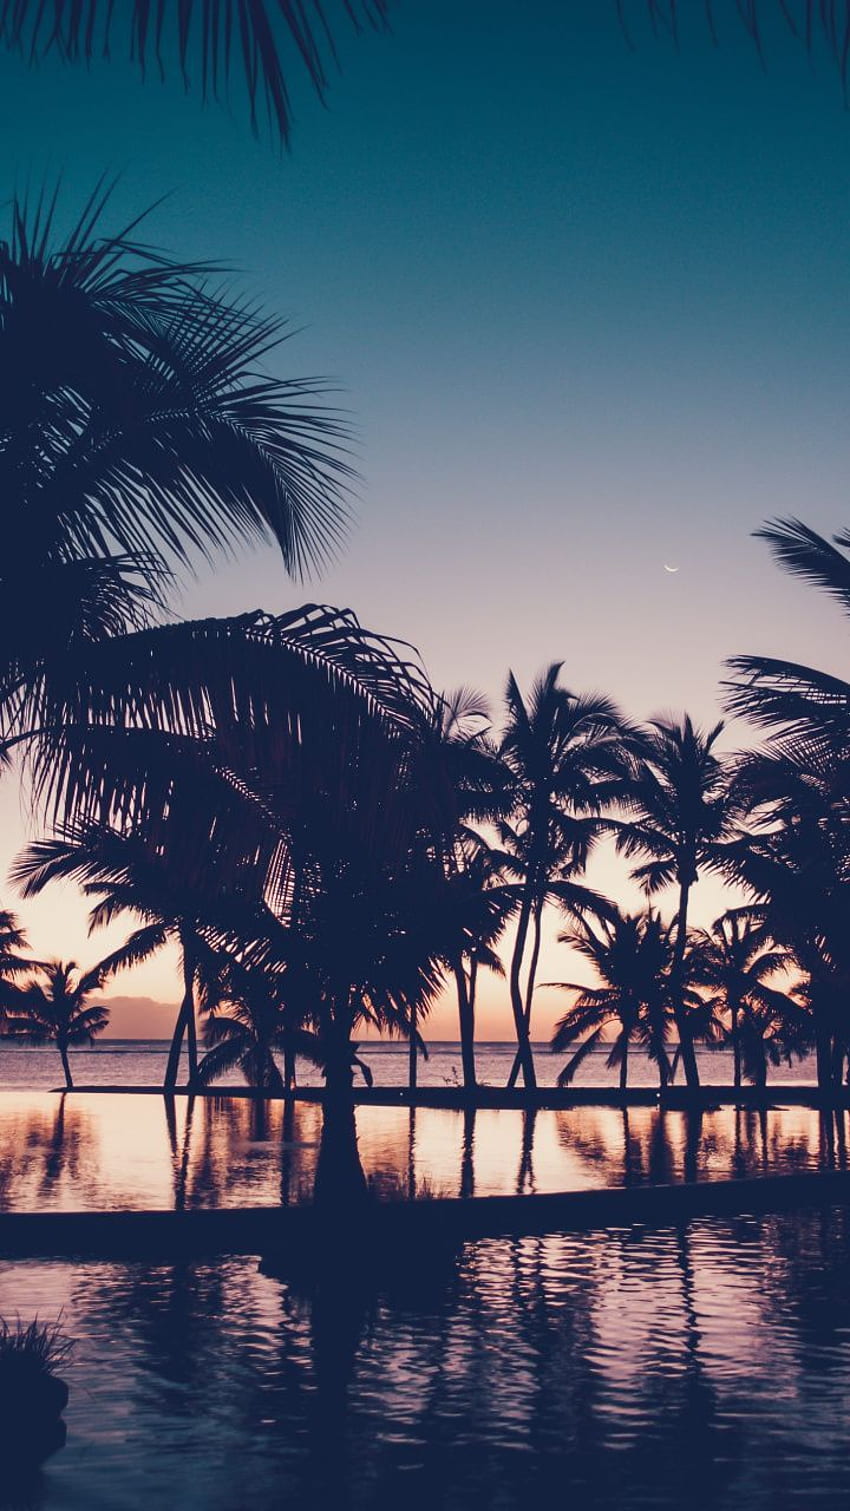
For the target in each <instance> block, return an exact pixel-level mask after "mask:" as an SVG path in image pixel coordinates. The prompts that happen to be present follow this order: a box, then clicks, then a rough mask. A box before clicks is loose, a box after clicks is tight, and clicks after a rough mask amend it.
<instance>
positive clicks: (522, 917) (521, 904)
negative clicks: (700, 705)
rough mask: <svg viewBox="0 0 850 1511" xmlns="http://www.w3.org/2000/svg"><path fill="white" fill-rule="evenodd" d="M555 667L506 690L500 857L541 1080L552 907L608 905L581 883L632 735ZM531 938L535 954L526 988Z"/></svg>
mask: <svg viewBox="0 0 850 1511" xmlns="http://www.w3.org/2000/svg"><path fill="white" fill-rule="evenodd" d="M560 670H561V667H560V663H554V664H553V665H551V666H550V667H549V668H548V670H547V671H546V672H545V673H544V674H543V676H542V677H540V678H539V679H538V680H537V682H535V684H534V686H533V688H532V690H531V696H530V698H529V700H528V702H527V703H526V701H525V700H524V698H523V696H522V693H521V692H520V689H519V686H518V684H517V681H516V678H515V677H514V675H513V673H511V674H510V676H509V677H508V684H507V690H506V702H507V715H508V717H507V725H506V729H505V733H504V736H503V738H502V742H501V746H500V755H501V758H502V760H503V762H504V764H505V766H506V768H507V770H508V773H509V781H508V787H507V793H506V800H505V806H504V810H503V811H504V812H505V813H506V817H504V818H503V819H501V820H500V821H499V824H498V833H499V841H500V848H499V849H498V851H495V852H494V854H495V856H496V858H497V860H498V863H499V865H500V867H501V868H502V871H503V873H504V875H505V876H506V878H507V879H508V881H509V884H510V886H511V888H512V890H513V893H514V896H515V898H516V903H517V910H518V914H517V927H516V936H515V940H514V946H513V952H512V955H511V961H510V969H509V983H510V998H511V1008H512V1010H513V1017H514V1027H515V1029H516V1035H517V1055H516V1060H515V1061H514V1066H513V1069H512V1071H511V1075H510V1078H509V1082H508V1084H509V1085H510V1086H513V1085H514V1083H515V1081H516V1079H517V1077H518V1075H519V1072H520V1070H521V1071H522V1076H523V1080H524V1082H525V1085H526V1087H534V1086H536V1084H537V1081H536V1076H535V1071H534V1057H533V1055H532V1051H531V1010H532V1001H533V996H534V986H535V980H536V974H537V964H538V960H539V955H540V943H541V927H542V917H543V910H544V908H545V906H546V903H547V902H555V903H557V905H558V906H559V907H560V908H561V910H562V911H563V912H565V913H566V914H567V915H568V916H569V915H571V916H574V917H579V918H580V917H583V916H585V915H586V914H588V913H590V914H596V915H597V916H598V915H602V914H604V913H605V912H606V911H607V910H608V904H607V903H606V902H605V900H604V899H603V898H601V897H600V896H599V895H598V894H597V893H595V892H593V891H592V890H591V889H590V888H589V887H586V886H584V885H582V884H581V883H580V882H577V881H576V880H574V878H575V877H576V876H580V875H581V874H582V873H583V871H584V869H585V866H586V864H587V860H588V857H589V855H590V851H591V849H592V847H593V844H594V841H595V838H596V837H597V835H598V833H599V832H601V831H600V825H599V815H600V813H601V812H602V810H603V808H604V807H605V806H606V805H607V804H609V803H611V802H612V801H613V800H614V798H615V797H616V796H617V795H619V793H620V792H621V790H622V787H623V782H624V777H625V774H626V771H627V769H628V749H629V740H630V738H631V737H630V733H629V729H628V726H627V725H626V724H625V721H624V720H623V718H622V716H621V715H620V713H619V711H618V709H617V708H616V706H615V705H614V704H613V703H612V702H611V701H610V700H609V699H608V698H604V697H601V696H595V695H580V696H576V695H575V694H573V693H571V692H568V691H567V690H566V688H564V687H561V686H560V685H559V682H558V677H559V674H560ZM529 937H530V939H531V953H530V957H529V960H528V965H527V969H526V974H525V983H524V985H523V980H522V975H523V966H524V965H525V962H526V954H527V950H528V944H529Z"/></svg>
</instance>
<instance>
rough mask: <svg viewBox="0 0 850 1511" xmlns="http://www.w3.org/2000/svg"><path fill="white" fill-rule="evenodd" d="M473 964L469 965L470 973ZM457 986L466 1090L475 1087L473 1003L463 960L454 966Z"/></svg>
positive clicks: (461, 1056) (470, 986) (470, 983)
mask: <svg viewBox="0 0 850 1511" xmlns="http://www.w3.org/2000/svg"><path fill="white" fill-rule="evenodd" d="M472 969H473V966H470V975H471V972H472ZM454 978H455V986H456V987H457V1014H458V1022H459V1024H460V1058H461V1064H462V1066H463V1084H464V1087H465V1089H466V1090H467V1091H472V1090H473V1089H474V1087H475V1004H474V1002H473V999H472V981H471V979H470V981H467V979H466V973H465V971H464V969H463V960H462V959H460V960H458V961H456V963H455V968H454Z"/></svg>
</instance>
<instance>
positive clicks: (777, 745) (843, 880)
mask: <svg viewBox="0 0 850 1511" xmlns="http://www.w3.org/2000/svg"><path fill="white" fill-rule="evenodd" d="M756 535H757V536H758V537H759V538H760V539H762V540H765V541H767V543H768V545H769V546H770V548H771V550H772V552H773V554H774V556H775V557H776V558H777V559H778V561H779V563H780V565H782V566H784V567H785V568H786V569H787V570H788V571H790V572H792V573H793V574H794V575H795V576H797V577H801V578H802V579H803V581H805V582H809V583H813V584H814V585H815V586H816V587H820V588H823V589H824V590H825V591H826V592H827V593H829V594H830V595H831V596H832V597H833V598H836V599H837V600H838V602H839V603H840V604H841V605H842V607H843V608H844V609H845V611H850V560H849V559H848V555H847V551H848V548H850V532H847V531H845V532H842V533H840V534H838V535H836V536H834V537H833V540H832V541H828V540H826V539H825V538H824V537H823V536H821V535H818V533H817V532H816V531H815V530H812V529H811V528H810V527H809V526H808V525H805V524H804V523H803V522H802V521H801V520H798V519H786V520H774V521H771V522H769V523H768V524H767V525H765V526H764V527H763V528H762V529H761V530H758V531H756ZM729 666H730V667H731V669H732V672H733V678H732V680H731V681H730V682H729V683H727V685H726V690H727V698H726V701H727V706H728V707H729V709H730V710H731V711H732V712H733V713H739V714H743V715H745V716H746V717H748V718H750V719H752V720H753V721H754V722H755V723H756V724H757V725H758V726H760V727H761V728H762V729H766V730H767V731H768V744H767V749H766V751H765V752H763V753H761V754H759V755H757V756H754V757H751V758H750V759H748V760H747V761H746V762H745V763H744V764H743V767H742V770H741V773H740V776H739V779H738V780H739V783H740V785H741V788H742V791H743V794H744V798H745V800H746V801H747V802H748V803H749V805H750V808H751V827H752V828H753V830H754V834H753V837H752V838H751V840H750V844H751V845H752V855H750V854H749V853H748V850H747V849H737V850H736V851H735V852H733V855H732V862H733V864H732V867H731V874H732V875H734V877H735V878H736V879H738V880H740V881H742V882H743V883H744V884H745V885H746V886H747V887H748V888H749V889H750V891H751V893H752V894H753V895H754V897H755V898H756V899H757V900H758V901H759V902H760V903H761V904H762V905H763V907H764V909H765V912H764V917H765V920H766V923H767V926H768V928H769V929H770V932H771V934H772V935H773V937H774V938H776V939H778V940H780V941H781V942H782V943H783V944H784V945H786V946H787V947H788V948H789V949H791V950H792V951H793V954H794V957H795V959H796V961H797V963H798V965H799V966H800V968H801V969H802V970H803V971H804V972H805V973H806V975H807V976H808V978H809V986H808V995H809V1001H810V1005H811V1009H812V1012H813V1015H814V1026H815V1041H816V1051H817V1061H818V1083H819V1085H820V1086H821V1088H822V1089H823V1090H824V1091H826V1090H829V1089H831V1088H832V1089H834V1088H835V1087H836V1086H837V1085H839V1084H840V1082H841V1079H842V1067H843V1063H844V1059H845V1057H846V1054H847V1049H848V1042H850V1035H848V1024H847V1013H846V1006H845V1003H846V1000H847V992H848V989H850V950H848V946H847V940H848V938H850V843H848V839H847V833H848V822H847V820H848V815H850V783H848V775H850V765H848V759H847V751H848V748H850V683H848V682H846V681H844V680H842V679H841V678H840V677H834V676H831V675H828V674H827V673H825V672H819V671H817V670H815V669H814V668H812V667H808V666H803V665H800V664H799V663H797V662H792V661H787V660H780V659H776V658H769V657H765V656H736V657H734V658H733V659H732V660H731V661H730V662H729Z"/></svg>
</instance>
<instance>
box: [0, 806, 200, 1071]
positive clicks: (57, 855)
mask: <svg viewBox="0 0 850 1511" xmlns="http://www.w3.org/2000/svg"><path fill="white" fill-rule="evenodd" d="M188 816H189V815H188V810H187V806H186V805H185V804H178V808H177V815H176V818H180V817H183V818H185V817H188ZM181 827H182V837H183V839H184V841H185V842H186V843H189V834H188V826H187V825H186V824H185V823H184V824H183V825H182V826H181ZM211 858H212V852H210V854H209V859H211ZM179 862H180V857H179V847H178V846H177V845H176V844H174V845H173V846H172V847H171V848H170V849H169V850H166V851H162V850H160V852H159V853H157V852H156V851H155V850H153V848H152V846H151V845H150V844H149V842H148V840H147V839H146V837H145V836H144V834H143V833H142V832H140V831H137V832H135V833H134V832H125V833H121V832H120V831H118V830H115V829H112V828H110V827H109V826H108V825H105V824H96V823H94V824H88V825H80V826H78V827H77V828H73V827H70V828H68V829H67V830H66V831H65V833H64V834H62V833H60V834H59V835H57V836H56V837H55V838H53V839H48V840H38V841H36V842H34V843H33V844H31V845H30V846H29V847H28V848H27V849H26V850H25V851H24V852H23V854H22V855H21V856H19V857H18V858H17V860H16V861H15V864H14V866H13V868H12V877H13V880H15V881H16V882H17V883H18V885H19V886H20V887H21V890H22V892H23V895H24V897H34V896H37V895H38V893H40V892H41V891H42V890H43V889H44V888H45V887H46V886H47V885H48V884H49V883H50V882H52V881H57V880H71V881H75V882H77V883H78V884H79V885H80V886H81V889H82V892H83V895H84V896H87V897H90V898H97V899H98V901H97V903H96V905H95V906H94V907H93V908H92V912H91V915H90V929H91V930H93V929H97V928H100V927H102V926H103V925H105V924H108V923H111V922H113V921H114V920H115V919H116V918H119V917H123V916H125V915H126V914H133V915H135V916H136V917H138V918H141V919H142V920H143V922H142V924H141V927H139V928H137V929H135V930H134V931H133V933H132V934H131V935H130V936H129V938H128V939H127V940H126V941H125V943H124V944H123V945H121V946H120V947H119V948H118V949H116V950H114V951H113V952H112V953H111V954H110V955H109V956H107V957H106V959H105V960H104V961H102V962H101V968H102V970H103V971H105V972H106V971H108V973H109V974H115V973H116V972H117V971H119V970H126V969H129V968H132V967H133V966H135V965H139V964H141V963H142V962H143V961H145V960H148V959H150V958H151V956H152V955H155V954H157V953H158V952H159V951H160V950H162V949H163V948H164V947H165V946H166V945H167V944H169V943H174V944H176V945H177V947H178V950H179V954H180V966H179V969H180V977H181V981H182V987H183V996H182V1000H181V1004H180V1008H179V1011H178V1014H177V1019H176V1022H175V1028H174V1034H173V1036H172V1041H171V1047H170V1050H169V1055H168V1061H167V1064H166V1070H165V1081H164V1088H163V1089H164V1090H165V1091H173V1090H174V1087H175V1086H176V1084H177V1076H178V1072H179V1066H180V1056H181V1052H182V1047H183V1042H184V1039H185V1040H186V1043H187V1053H188V1065H189V1075H188V1080H189V1085H190V1087H191V1086H195V1085H197V1084H198V1080H199V1071H198V1055H197V1035H196V1009H197V1008H198V1007H199V1005H200V1004H201V1002H202V1001H203V1000H204V996H205V991H206V989H207V985H208V975H209V963H208V960H207V953H208V952H207V951H206V949H205V947H204V945H203V943H202V941H201V939H200V937H199V919H200V914H201V913H202V912H203V909H204V906H205V905H206V906H207V907H210V906H211V905H212V903H211V899H210V895H209V894H206V895H205V896H204V897H201V896H199V895H198V893H197V890H196V888H193V885H192V878H191V877H190V876H189V875H188V873H187V871H186V869H185V867H184V869H183V871H182V873H181V870H180V863H179Z"/></svg>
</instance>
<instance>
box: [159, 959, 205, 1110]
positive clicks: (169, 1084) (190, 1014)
mask: <svg viewBox="0 0 850 1511" xmlns="http://www.w3.org/2000/svg"><path fill="white" fill-rule="evenodd" d="M181 942H182V946H183V949H182V953H183V1000H182V1002H181V1003H180V1011H179V1013H178V1014H177V1022H176V1023H175V1025H174V1034H173V1036H172V1039H171V1048H170V1049H169V1051H168V1063H167V1065H166V1067H165V1081H164V1083H163V1090H165V1091H167V1092H168V1091H173V1090H174V1088H175V1086H176V1085H177V1073H178V1071H179V1069H180V1052H181V1050H182V1048H183V1039H184V1036H185V1037H186V1038H187V1048H188V1054H189V1085H190V1086H192V1087H195V1086H197V1085H198V1040H197V1032H196V1029H195V969H194V963H193V961H192V956H191V951H190V949H189V945H188V941H186V940H182V941H181Z"/></svg>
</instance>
